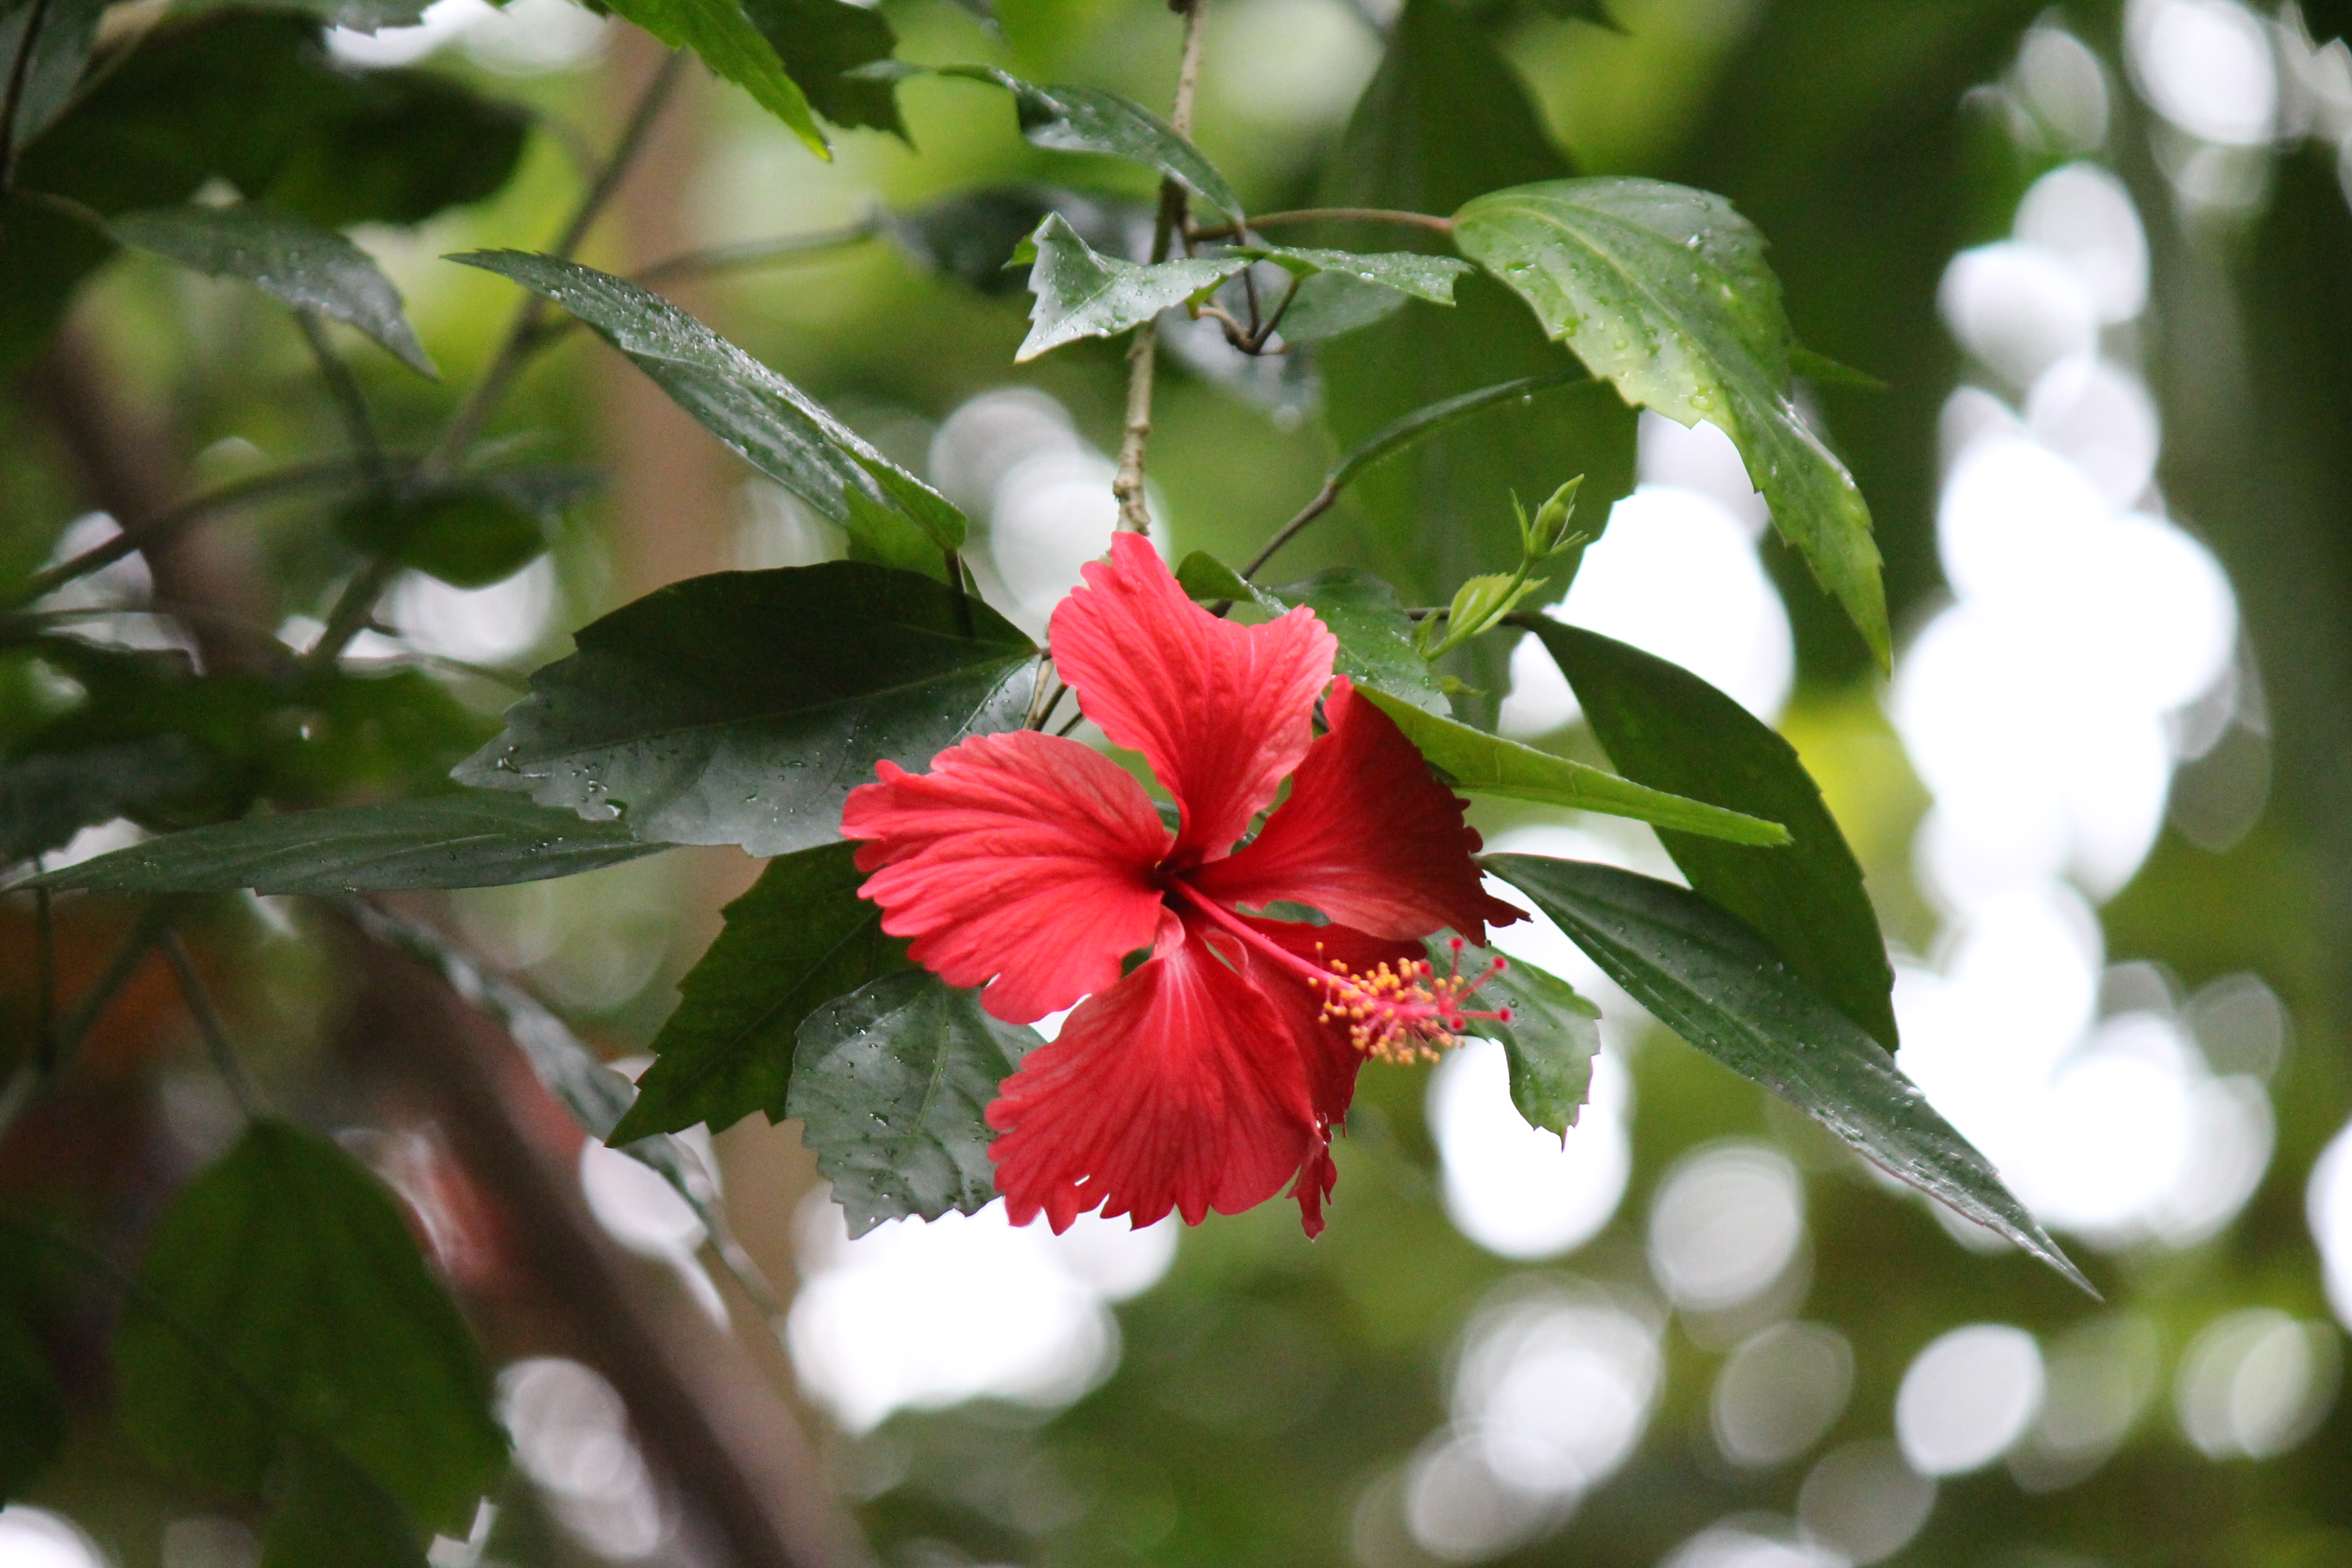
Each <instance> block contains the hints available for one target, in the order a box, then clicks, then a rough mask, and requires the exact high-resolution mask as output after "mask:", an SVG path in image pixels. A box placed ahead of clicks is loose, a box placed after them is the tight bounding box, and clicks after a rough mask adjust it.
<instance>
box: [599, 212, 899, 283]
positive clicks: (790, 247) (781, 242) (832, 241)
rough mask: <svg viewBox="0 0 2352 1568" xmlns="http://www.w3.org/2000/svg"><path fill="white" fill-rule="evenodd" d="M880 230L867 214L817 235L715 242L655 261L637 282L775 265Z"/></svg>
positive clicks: (852, 242) (861, 239) (672, 280)
mask: <svg viewBox="0 0 2352 1568" xmlns="http://www.w3.org/2000/svg"><path fill="white" fill-rule="evenodd" d="M881 232H882V225H881V223H880V221H879V220H878V219H877V218H874V217H866V218H863V219H860V220H859V221H858V222H856V223H854V224H851V225H849V226H847V227H845V228H836V229H828V230H825V231H824V232H822V233H818V234H796V235H785V236H782V237H778V238H775V239H754V240H748V241H746V242H744V243H743V244H741V245H714V246H711V247H708V248H706V249H702V250H689V251H687V252H686V253H684V254H683V255H679V256H673V257H671V258H669V259H668V260H667V261H656V262H655V263H654V264H653V265H652V266H651V267H648V268H646V269H645V270H644V271H642V272H640V273H638V274H637V275H636V279H635V281H637V282H639V283H642V284H644V285H645V286H646V287H647V288H651V287H653V286H654V285H655V284H656V283H675V282H677V280H678V279H682V278H709V277H714V276H716V275H718V274H719V273H724V272H744V271H749V270H750V269H751V268H756V267H772V266H775V265H776V264H778V263H779V262H785V261H797V260H799V259H801V258H803V257H805V256H816V255H822V254H823V253H824V252H825V251H828V250H840V249H843V248H844V247H848V246H852V245H860V244H863V243H865V242H866V240H869V239H872V238H873V237H875V236H877V235H878V234H880V233H881Z"/></svg>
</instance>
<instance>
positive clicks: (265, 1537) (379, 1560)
mask: <svg viewBox="0 0 2352 1568" xmlns="http://www.w3.org/2000/svg"><path fill="white" fill-rule="evenodd" d="M278 1484H279V1487H280V1489H281V1495H280V1496H279V1498H278V1506H277V1507H276V1508H275V1509H273V1510H270V1515H269V1523H268V1527H267V1528H266V1529H265V1530H263V1531H262V1533H261V1563H260V1568H330V1565H331V1568H425V1541H424V1539H423V1536H422V1532H420V1531H418V1530H417V1528H416V1525H415V1521H412V1520H411V1519H410V1518H409V1517H408V1510H405V1509H404V1508H402V1507H401V1506H400V1500H399V1499H398V1498H395V1497H394V1496H393V1495H392V1494H391V1493H390V1492H388V1491H386V1490H385V1489H383V1487H381V1486H379V1485H377V1484H376V1482H375V1480H374V1479H373V1477H371V1476H370V1475H369V1474H368V1473H367V1472H366V1471H365V1470H362V1469H361V1468H359V1467H358V1466H357V1465H354V1464H352V1462H351V1461H350V1460H349V1459H346V1458H343V1457H342V1456H341V1454H339V1453H337V1452H335V1450H334V1449H332V1448H331V1447H327V1446H326V1445H325V1444H323V1443H305V1442H297V1443H295V1444H293V1445H291V1447H290V1452H289V1455H288V1457H287V1460H286V1463H285V1468H284V1472H283V1475H282V1477H281V1479H280V1480H279V1483H278Z"/></svg>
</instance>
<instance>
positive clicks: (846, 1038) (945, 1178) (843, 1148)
mask: <svg viewBox="0 0 2352 1568" xmlns="http://www.w3.org/2000/svg"><path fill="white" fill-rule="evenodd" d="M978 996H979V994H978V993H977V992H973V991H960V990H958V989H956V988H955V987H954V986H951V985H950V984H947V983H946V982H945V981H942V980H940V978H939V977H938V976H937V975H935V974H930V973H925V972H923V971H919V970H918V971H915V972H912V973H905V974H892V975H887V976H885V977H884V978H882V979H880V980H877V981H875V982H874V983H873V984H870V985H867V986H866V987H865V988H864V989H863V990H860V991H858V992H857V993H856V994H855V995H850V996H845V997H842V998H840V999H839V1000H838V1001H835V1002H832V1003H829V1004H827V1005H825V1006H824V1007H821V1008H819V1009H818V1010H817V1011H816V1013H815V1014H814V1016H811V1017H810V1018H809V1019H808V1020H807V1021H806V1022H805V1023H803V1025H802V1026H801V1031H800V1048H799V1051H798V1054H797V1055H796V1056H795V1057H794V1058H793V1077H792V1088H791V1092H790V1095H789V1097H788V1100H787V1103H786V1109H787V1110H788V1111H789V1112H790V1114H792V1115H793V1116H796V1117H798V1118H799V1119H800V1121H801V1127H802V1131H801V1136H802V1137H803V1139H804V1140H806V1142H807V1143H808V1146H809V1148H810V1150H811V1151H812V1152H814V1154H815V1155H816V1163H817V1169H819V1170H820V1171H822V1172H824V1174H825V1177H826V1179H827V1180H829V1181H831V1182H832V1183H833V1195H834V1198H835V1201H836V1202H838V1203H839V1204H840V1205H841V1207H842V1212H843V1214H844V1215H845V1217H846V1218H847V1220H848V1222H849V1234H850V1235H851V1236H853V1237H856V1236H863V1235H865V1234H866V1232H867V1231H869V1230H871V1229H873V1228H874V1227H875V1226H877V1225H879V1224H881V1223H882V1222H883V1221H884V1220H886V1219H898V1218H902V1217H904V1216H906V1215H922V1216H923V1217H924V1218H926V1219H936V1218H937V1217H938V1216H940V1215H943V1214H946V1213H948V1212H949V1211H950V1210H954V1211H956V1212H958V1213H961V1214H971V1213H973V1212H975V1211H977V1210H978V1209H980V1208H981V1207H982V1205H985V1204H987V1203H988V1202H989V1200H990V1199H992V1198H993V1197H995V1196H996V1175H995V1170H994V1167H993V1166H992V1165H991V1164H990V1163H989V1159H988V1145H989V1142H990V1140H991V1139H992V1137H993V1136H994V1134H993V1133H992V1132H991V1131H989V1127H988V1123H987V1122H986V1121H985V1120H983V1117H984V1114H985V1112H986V1110H987V1109H988V1102H989V1101H990V1100H994V1099H995V1098H996V1088H997V1085H998V1084H1000V1083H1002V1082H1003V1081H1004V1079H1007V1078H1009V1077H1011V1076H1012V1074H1013V1068H1017V1067H1019V1066H1020V1065H1021V1058H1022V1057H1023V1056H1024V1054H1026V1053H1027V1051H1028V1050H1029V1048H1030V1047H1032V1046H1034V1045H1035V1044H1036V1043H1037V1036H1036V1032H1035V1031H1034V1030H1033V1029H1030V1028H1027V1027H1025V1026H1015V1025H1011V1024H1005V1023H1000V1022H999V1021H998V1020H996V1019H994V1018H992V1017H990V1016H988V1015H987V1014H986V1013H984V1012H982V1011H981V1007H980V1003H979V1000H978Z"/></svg>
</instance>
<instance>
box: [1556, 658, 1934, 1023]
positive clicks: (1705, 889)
mask: <svg viewBox="0 0 2352 1568" xmlns="http://www.w3.org/2000/svg"><path fill="white" fill-rule="evenodd" d="M1530 625H1531V626H1532V628H1533V630H1534V632H1535V635H1536V636H1537V637H1539V638H1541V639H1542V641H1543V645H1544V647H1545V648H1546V649H1547V650H1549V652H1550V654H1551V657H1552V658H1553V659H1554V660H1555V661H1556V662H1557V663H1558V664H1559V668H1560V670H1561V673H1563V674H1565V675H1566V676H1567V677H1568V680H1569V684H1570V686H1572V687H1574V688H1575V689H1576V697H1577V700H1578V702H1579V703H1580V704H1581V705H1582V706H1583V709H1584V717H1585V720H1586V721H1587V722H1589V723H1590V724H1591V726H1592V732H1593V734H1594V735H1596V736H1597V737H1599V739H1600V741H1601V745H1602V746H1604V747H1606V748H1607V749H1608V752H1609V760H1610V761H1611V762H1612V763H1615V764H1616V765H1617V767H1618V769H1619V770H1620V771H1621V772H1622V773H1624V774H1625V776H1626V777H1627V778H1630V779H1634V780H1637V781H1638V782H1640V783H1642V784H1649V785H1651V786H1652V787H1653V788H1655V789H1663V790H1671V791H1673V792H1674V793H1675V794H1676V795H1689V796H1691V797H1693V798H1694V799H1697V800H1703V801H1706V802H1707V803H1708V804H1710V805H1720V806H1727V807H1728V808H1730V809H1731V810H1734V811H1744V812H1747V813H1748V814H1749V815H1750V816H1763V817H1769V818H1770V819H1771V820H1773V821H1775V822H1778V823H1780V824H1781V825H1783V826H1786V827H1787V828H1788V829H1789V834H1790V840H1791V842H1790V845H1789V847H1787V848H1783V849H1771V850H1764V849H1745V848H1740V847H1737V846H1734V845H1729V844H1725V843H1723V842H1721V841H1720V840H1717V839H1709V838H1698V837H1692V836H1690V835H1688V834H1684V833H1676V832H1674V831H1672V830H1668V831H1665V832H1662V833H1660V834H1659V835H1658V838H1659V841H1660V842H1661V843H1663V844H1664V846H1665V847H1666V853H1667V854H1669V855H1672V856H1673V857H1674V858H1675V865H1677V866H1679V867H1681V868H1682V869H1683V874H1684V875H1685V876H1686V877H1688V878H1689V879H1690V884H1691V886H1692V887H1693V888H1695V889H1697V890H1698V891H1699V892H1701V893H1704V894H1706V896H1707V897H1708V898H1709V899H1711V900H1714V901H1715V902H1716V903H1717V904H1719V905H1721V906H1722V907H1723V908H1724V909H1726V910H1730V911H1731V912H1732V913H1733V914H1735V915H1737V916H1738V917H1739V918H1740V919H1741V920H1743V921H1747V922H1748V925H1750V926H1752V927H1754V928H1755V929H1756V931H1759V933H1760V934H1762V936H1763V937H1764V938H1765V940H1766V941H1768V942H1770V943H1771V944H1772V946H1773V947H1774V949H1775V950H1776V951H1778V952H1779V953H1780V956H1781V958H1782V959H1783V960H1784V961H1785V962H1786V963H1788V965H1789V967H1790V969H1792V970H1794V971H1795V972H1796V973H1797V975H1798V977H1799V978H1800V979H1801V980H1803V981H1804V982H1805V983H1806V984H1808V985H1811V987H1812V988H1813V989H1814V990H1815V991H1818V992H1820V993H1821V994H1822V996H1823V997H1825V998H1826V999H1827V1000H1828V1001H1829V1002H1830V1003H1831V1004H1832V1005H1834V1006H1835V1007H1836V1008H1837V1009H1838V1011H1840V1012H1842V1013H1843V1014H1844V1015H1845V1016H1847V1017H1849V1018H1851V1019H1853V1021H1854V1022H1855V1023H1856V1024H1858V1025H1860V1026H1862V1029H1863V1031H1864V1033H1865V1034H1867V1035H1869V1036H1870V1037H1872V1038H1874V1039H1875V1040H1876V1041H1877V1042H1878V1043H1879V1044H1880V1045H1882V1046H1885V1047H1886V1048H1887V1049H1888V1050H1893V1049H1895V1046H1896V1044H1897V1038H1896V1035H1895V1004H1894V1000H1893V995H1894V989H1895V971H1894V970H1893V968H1892V967H1891V966H1890V965H1889V964H1888V963H1887V961H1886V942H1885V938H1884V937H1882V936H1881V935H1880V934H1879V931H1878V917H1877V915H1876V913H1875V912H1874V910H1872V908H1871V905H1870V896H1869V894H1867V893H1865V892H1864V890H1863V885H1862V868H1861V866H1860V865H1858V864H1857V863H1856V862H1855V860H1854V858H1853V850H1852V849H1850V848H1848V847H1847V846H1846V841H1845V836H1844V835H1843V834H1842V833H1840V832H1839V831H1838V826H1837V822H1836V820H1835V819H1834V818H1832V816H1830V813H1829V807H1828V806H1826V805H1823V804H1822V792H1821V786H1820V785H1818V784H1814V783H1813V780H1812V777H1811V774H1809V773H1806V772H1805V767H1804V764H1803V763H1801V762H1800V761H1798V759H1797V752H1796V750H1795V748H1794V747H1792V746H1790V744H1789V742H1786V741H1784V740H1782V739H1781V738H1780V736H1779V735H1777V734H1775V733H1773V731H1772V729H1771V727H1770V726H1769V725H1768V724H1765V723H1763V722H1762V721H1759V720H1758V719H1757V718H1756V717H1755V716H1754V715H1752V714H1750V713H1749V712H1748V710H1746V709H1745V708H1742V707H1741V706H1739V704H1738V703H1737V702H1734V701H1733V700H1731V699H1730V698H1728V697H1727V696H1725V695H1724V694H1723V693H1722V692H1720V691H1717V689H1715V688H1714V687H1712V686H1709V685H1708V684H1707V683H1706V681H1704V680H1701V679H1699V678H1698V677H1697V676H1696V675H1693V674H1692V673H1691V672H1690V671H1688V670H1686V669H1684V668H1681V667H1680V666H1679V665H1675V664H1670V663H1668V662H1667V661H1666V660H1664V659H1662V658H1656V657H1655V656H1654V655H1651V654H1647V653H1643V651H1642V650H1641V649H1639V648H1636V647H1627V646H1626V645H1625V644H1623V643H1621V642H1616V641H1612V639H1610V638H1608V637H1602V636H1601V634H1600V633H1598V632H1590V631H1586V630H1584V629H1583V628H1581V627H1579V626H1562V625H1560V624H1559V622H1557V621H1553V620H1551V619H1549V618H1548V617H1545V618H1538V619H1537V620H1534V621H1532V622H1531V623H1530Z"/></svg>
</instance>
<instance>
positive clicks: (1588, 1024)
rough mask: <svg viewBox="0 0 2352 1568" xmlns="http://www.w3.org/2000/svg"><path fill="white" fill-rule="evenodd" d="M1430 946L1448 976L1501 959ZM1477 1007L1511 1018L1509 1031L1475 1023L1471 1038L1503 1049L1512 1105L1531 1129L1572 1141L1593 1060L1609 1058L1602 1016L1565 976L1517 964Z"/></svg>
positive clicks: (1496, 979) (1493, 1023) (1486, 1021)
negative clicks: (1454, 968)
mask: <svg viewBox="0 0 2352 1568" xmlns="http://www.w3.org/2000/svg"><path fill="white" fill-rule="evenodd" d="M1428 946H1429V961H1430V963H1433V964H1435V965H1437V966H1438V967H1439V968H1440V969H1441V970H1444V969H1445V968H1447V967H1448V966H1449V965H1454V964H1459V965H1460V967H1461V969H1462V970H1463V971H1464V972H1465V973H1475V972H1476V971H1478V970H1481V969H1484V968H1485V967H1486V966H1487V965H1488V964H1489V963H1492V962H1493V959H1494V955H1493V954H1492V953H1489V952H1486V951H1485V950H1483V949H1480V948H1476V947H1469V946H1465V947H1464V949H1463V950H1462V952H1459V953H1455V952H1452V951H1451V950H1450V948H1449V946H1448V943H1447V942H1446V941H1445V940H1444V939H1441V938H1438V937H1431V938H1430V939H1429V943H1428ZM1476 1005H1477V1007H1478V1008H1479V1010H1480V1011H1482V1012H1489V1013H1493V1012H1500V1011H1501V1010H1502V1009H1504V1008H1506V1007H1507V1008H1509V1009H1510V1011H1511V1017H1510V1021H1509V1022H1508V1023H1505V1022H1503V1021H1501V1020H1499V1019H1496V1018H1478V1017H1472V1018H1469V1019H1468V1020H1467V1022H1468V1023H1469V1026H1470V1033H1472V1034H1474V1035H1483V1036H1485V1037H1486V1038H1488V1039H1490V1040H1493V1041H1495V1042H1496V1043H1497V1044H1499V1045H1500V1046H1501V1047H1503V1058H1504V1060H1505V1061H1506V1062H1507V1064H1508V1065H1509V1067H1510V1073H1511V1103H1512V1104H1513V1105H1514V1106H1517V1108H1518V1112H1519V1114H1520V1115H1521V1116H1522V1117H1524V1118H1526V1120H1527V1123H1528V1126H1530V1127H1539V1128H1541V1129H1543V1130H1544V1131H1548V1132H1557V1133H1559V1135H1560V1136H1561V1137H1562V1138H1565V1137H1567V1136H1568V1130H1569V1129H1570V1128H1571V1127H1573V1126H1575V1125H1576V1118H1577V1113H1578V1112H1579V1111H1580V1110H1582V1109H1583V1108H1584V1101H1585V1098H1586V1096H1587V1095H1588V1094H1590V1093H1591V1089H1592V1058H1594V1057H1596V1056H1598V1055H1599V1054H1600V1052H1601V1027H1600V1021H1601V1009H1600V1008H1598V1007H1596V1006H1594V1005H1592V1004H1591V1002H1589V1001H1587V1000H1586V999H1585V998H1584V997H1582V996H1580V995H1578V994H1577V992H1576V987H1575V986H1573V985H1570V984H1569V983H1568V982H1567V981H1565V980H1562V979H1561V978H1560V977H1559V975H1557V974H1554V973H1550V972H1549V971H1548V970H1543V969H1538V968H1537V967H1536V966H1535V965H1534V964H1532V963H1527V962H1526V961H1525V960H1522V959H1517V958H1514V959H1511V960H1509V961H1508V967H1507V968H1506V969H1504V970H1503V971H1502V972H1501V973H1498V974H1496V975H1495V976H1493V977H1492V978H1491V979H1489V980H1487V981H1486V983H1485V984H1483V985H1481V986H1480V987H1479V988H1478V992H1477V1002H1476Z"/></svg>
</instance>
